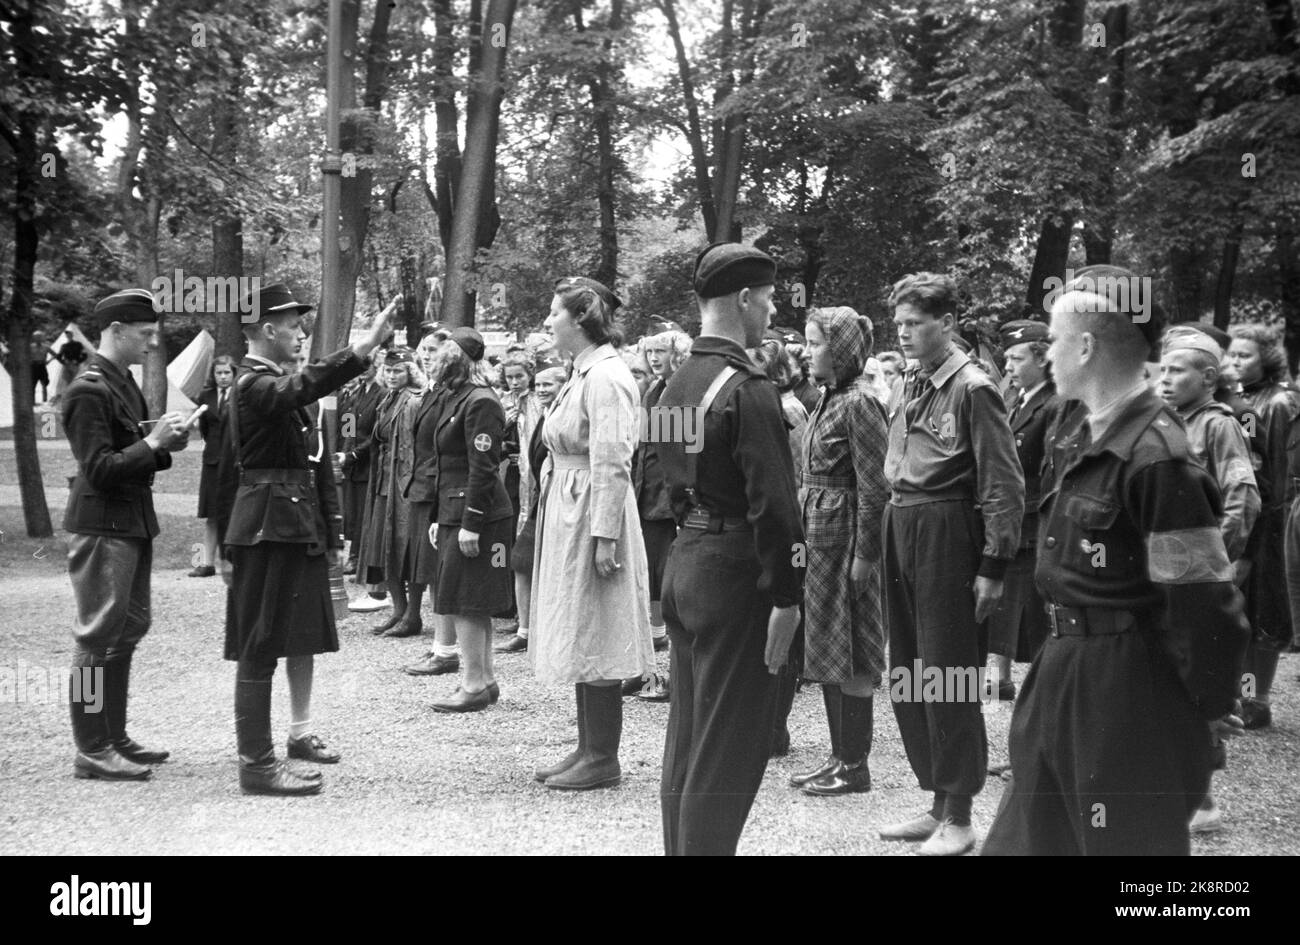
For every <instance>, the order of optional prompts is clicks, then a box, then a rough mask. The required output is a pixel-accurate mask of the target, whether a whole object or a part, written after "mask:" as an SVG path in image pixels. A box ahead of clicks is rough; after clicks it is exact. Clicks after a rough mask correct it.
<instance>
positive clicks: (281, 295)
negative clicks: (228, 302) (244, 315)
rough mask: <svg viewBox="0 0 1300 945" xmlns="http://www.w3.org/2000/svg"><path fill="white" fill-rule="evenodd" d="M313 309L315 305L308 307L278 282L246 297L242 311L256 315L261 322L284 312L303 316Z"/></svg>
mask: <svg viewBox="0 0 1300 945" xmlns="http://www.w3.org/2000/svg"><path fill="white" fill-rule="evenodd" d="M313 308H315V306H314V305H307V304H306V303H303V302H299V301H298V300H297V299H295V298H294V297H293V293H292V292H290V291H289V287H288V286H287V285H285V284H284V283H283V282H277V283H275V284H274V285H268V286H266V287H265V288H263V289H261V290H260V291H258V292H256V293H253V294H251V295H247V296H245V297H244V300H243V308H242V309H241V310H242V311H245V312H248V313H250V314H252V315H256V316H257V318H256V320H257V321H261V320H262V319H264V318H270V317H271V316H272V315H278V314H280V313H282V312H290V311H293V312H297V313H298V314H300V315H301V314H302V313H303V312H310V311H311V310H312V309H313ZM251 320H252V319H250V321H251Z"/></svg>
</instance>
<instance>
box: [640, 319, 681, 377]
mask: <svg viewBox="0 0 1300 945" xmlns="http://www.w3.org/2000/svg"><path fill="white" fill-rule="evenodd" d="M649 348H654V349H656V350H659V349H663V350H664V351H667V352H668V370H669V371H671V372H673V373H674V374H675V373H676V372H677V369H678V368H679V367H681V366H682V365H683V364H685V363H686V359H687V358H689V357H690V356H691V336H690V335H688V334H686V332H684V331H677V330H676V329H674V328H670V329H668V331H661V332H659V334H657V335H648V336H646V337H645V338H642V339H641V350H642V351H645V350H647V349H649Z"/></svg>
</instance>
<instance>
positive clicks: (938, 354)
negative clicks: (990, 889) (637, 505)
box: [880, 272, 1025, 856]
mask: <svg viewBox="0 0 1300 945" xmlns="http://www.w3.org/2000/svg"><path fill="white" fill-rule="evenodd" d="M889 302H890V306H891V307H892V308H893V310H894V324H895V325H896V326H897V327H898V342H899V346H900V347H901V348H902V350H903V354H904V355H905V356H906V357H907V358H909V359H911V358H915V359H916V364H915V366H913V367H912V368H910V369H909V370H908V371H907V373H906V374H905V375H904V378H903V383H902V384H901V385H900V386H899V387H898V388H897V389H896V390H895V393H894V397H893V398H892V400H891V403H890V424H889V450H888V452H887V454H886V456H885V476H886V477H887V478H888V479H889V484H890V489H891V495H890V499H889V505H887V506H886V507H885V516H884V519H883V529H884V533H885V567H884V573H883V577H882V580H883V583H884V588H883V590H884V594H885V604H886V607H887V608H888V615H889V662H890V671H889V677H890V684H891V687H890V700H891V701H892V702H893V704H894V716H895V717H896V718H897V719H898V728H899V731H900V732H901V734H902V736H903V747H904V748H905V749H906V751H907V759H908V761H909V762H911V765H912V770H913V772H915V774H916V778H917V781H918V782H919V783H920V785H921V788H922V790H925V791H932V792H933V793H934V800H933V803H932V805H931V808H930V811H929V812H928V813H925V814H922V815H920V816H919V817H915V818H913V819H912V820H909V821H904V822H903V823H899V824H892V825H890V826H888V827H885V828H883V829H882V830H881V831H880V836H881V838H882V839H885V840H924V841H925V843H924V844H923V845H922V846H921V849H920V850H919V851H918V852H919V853H921V854H922V855H923V856H959V855H961V854H963V853H965V852H967V851H968V850H970V849H971V848H972V847H974V845H975V831H974V829H973V828H972V827H971V821H970V813H971V802H972V799H973V798H974V796H975V795H976V794H978V793H979V791H980V789H981V788H982V787H983V786H984V778H985V775H986V773H987V771H986V766H987V764H988V744H987V738H986V735H985V731H984V716H983V714H982V711H981V709H982V705H981V699H980V691H981V688H982V686H981V683H980V680H981V679H982V675H983V668H984V661H985V659H986V658H987V647H988V638H987V635H986V633H987V629H986V627H985V626H984V621H985V620H986V619H987V618H988V617H989V616H990V615H991V614H992V613H993V610H994V609H995V608H996V607H997V603H998V600H999V599H1000V598H1001V597H1002V590H1003V585H1002V580H1003V575H1004V574H1005V573H1006V570H1007V566H1008V565H1009V564H1010V562H1011V560H1012V559H1013V558H1015V556H1016V549H1017V548H1019V546H1020V519H1021V517H1022V515H1023V513H1024V494H1025V487H1024V477H1023V475H1022V474H1021V472H1020V461H1019V460H1018V459H1017V458H1016V445H1015V441H1014V440H1013V439H1012V437H1011V427H1010V426H1009V425H1008V424H1007V414H1006V407H1005V405H1004V404H1003V402H1002V396H1001V394H999V393H998V389H997V387H996V386H995V385H994V383H993V381H992V380H991V379H990V378H989V376H988V375H987V374H986V373H985V372H984V371H983V370H982V369H981V368H980V367H979V366H978V365H977V364H976V362H974V361H973V360H971V358H970V356H969V355H967V354H966V353H965V352H964V351H962V350H961V349H960V348H959V346H958V344H957V339H956V338H955V335H954V333H955V331H956V329H957V310H956V309H957V286H956V284H955V283H954V282H953V280H952V279H950V278H949V277H948V276H944V275H937V274H935V273H929V272H922V273H916V274H915V275H911V276H907V277H905V278H903V279H902V280H900V281H899V282H898V283H897V284H896V285H895V286H894V290H893V293H892V294H891V295H890V297H889ZM918 677H919V678H918ZM936 678H938V679H939V680H941V681H942V683H943V684H942V685H940V686H939V687H938V690H939V691H938V692H937V693H936V692H934V691H933V688H934V687H933V686H932V685H931V682H930V681H932V680H934V679H936ZM922 680H925V681H926V682H927V684H926V686H925V687H923V686H922V684H921V683H922Z"/></svg>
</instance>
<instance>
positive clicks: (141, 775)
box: [68, 651, 153, 781]
mask: <svg viewBox="0 0 1300 945" xmlns="http://www.w3.org/2000/svg"><path fill="white" fill-rule="evenodd" d="M104 677H105V672H104V661H103V659H102V657H99V656H96V655H94V654H92V653H87V652H84V651H82V652H78V653H77V655H76V657H74V658H73V663H72V674H71V675H70V676H69V678H68V708H69V710H70V714H71V717H72V737H73V739H74V740H75V741H76V743H77V754H76V757H75V758H74V759H73V762H72V773H73V776H74V777H78V778H99V779H102V780H105V781H144V780H147V779H148V778H149V776H150V775H152V774H153V772H152V771H150V770H149V769H148V768H146V767H144V765H138V764H136V763H135V762H134V761H131V760H130V759H128V758H124V757H123V756H122V755H120V754H119V753H118V751H117V749H115V748H114V747H113V744H112V742H111V741H110V740H109V737H108V724H107V719H106V716H107V710H108V703H109V701H110V700H109V694H108V692H107V688H108V687H107V685H106V683H105V681H104Z"/></svg>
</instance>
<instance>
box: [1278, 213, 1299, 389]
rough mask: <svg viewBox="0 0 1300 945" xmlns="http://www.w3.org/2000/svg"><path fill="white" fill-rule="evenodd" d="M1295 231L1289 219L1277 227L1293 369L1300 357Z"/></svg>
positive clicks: (1280, 279)
mask: <svg viewBox="0 0 1300 945" xmlns="http://www.w3.org/2000/svg"><path fill="white" fill-rule="evenodd" d="M1296 249H1297V247H1296V244H1295V238H1294V233H1293V232H1292V230H1291V227H1290V225H1289V224H1287V223H1280V224H1278V228H1277V274H1278V283H1279V287H1280V289H1281V295H1282V320H1283V324H1284V326H1285V333H1284V340H1285V344H1286V352H1287V364H1288V365H1289V366H1290V369H1291V371H1292V372H1293V373H1294V371H1295V369H1296V363H1297V361H1300V264H1297V259H1296Z"/></svg>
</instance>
